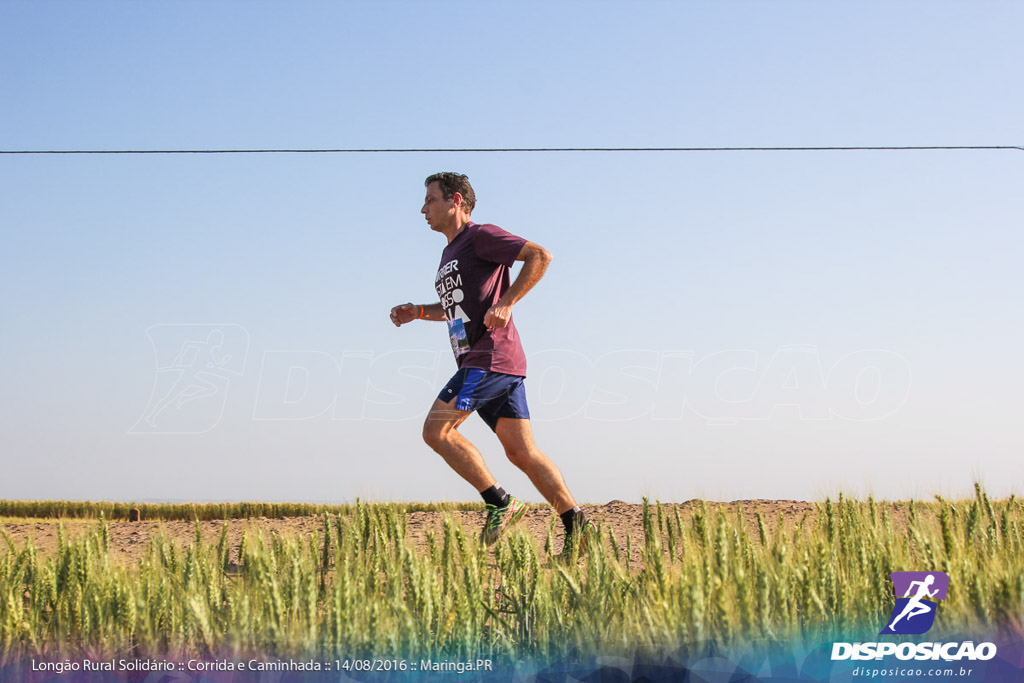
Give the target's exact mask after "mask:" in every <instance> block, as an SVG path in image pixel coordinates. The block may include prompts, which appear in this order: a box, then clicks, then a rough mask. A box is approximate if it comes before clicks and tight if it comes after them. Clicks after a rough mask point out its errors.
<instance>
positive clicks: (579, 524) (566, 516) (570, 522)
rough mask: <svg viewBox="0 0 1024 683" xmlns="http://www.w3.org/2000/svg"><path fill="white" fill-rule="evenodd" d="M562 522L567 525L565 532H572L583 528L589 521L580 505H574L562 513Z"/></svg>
mask: <svg viewBox="0 0 1024 683" xmlns="http://www.w3.org/2000/svg"><path fill="white" fill-rule="evenodd" d="M559 516H560V517H561V518H562V524H563V525H565V533H567V534H571V533H572V532H574V531H576V529H581V528H583V526H584V525H586V523H587V518H586V517H584V516H583V511H582V510H580V508H579V506H577V507H574V508H573V509H572V510H566V511H565V512H563V513H562V514H561V515H559Z"/></svg>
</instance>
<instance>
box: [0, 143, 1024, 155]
mask: <svg viewBox="0 0 1024 683" xmlns="http://www.w3.org/2000/svg"><path fill="white" fill-rule="evenodd" d="M1010 149H1014V150H1018V151H1021V152H1024V146H1017V145H929V146H844V147H463V148H447V147H436V148H421V147H409V148H376V149H373V148H352V149H49V150H39V149H21V150H0V154H12V155H13V154H425V153H441V152H458V153H490V152H882V151H895V152H910V151H964V150H975V151H976V150H988V151H992V150H1010Z"/></svg>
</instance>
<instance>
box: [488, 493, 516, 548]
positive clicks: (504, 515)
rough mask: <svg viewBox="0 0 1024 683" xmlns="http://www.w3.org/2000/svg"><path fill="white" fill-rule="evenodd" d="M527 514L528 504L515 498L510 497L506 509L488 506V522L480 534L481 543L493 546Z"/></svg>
mask: <svg viewBox="0 0 1024 683" xmlns="http://www.w3.org/2000/svg"><path fill="white" fill-rule="evenodd" d="M525 514H526V504H525V503H523V502H522V501H520V500H519V499H518V498H516V497H515V496H509V497H508V504H507V505H505V507H501V508H500V507H498V506H497V505H491V504H490V503H488V504H487V520H486V521H485V522H484V528H483V530H482V531H481V532H480V542H481V543H483V544H484V545H492V544H493V543H494V542H495V541H497V540H498V537H499V536H501V535H502V534H503V533H505V529H507V528H509V527H510V526H512V525H513V524H515V523H516V522H517V521H519V520H520V519H521V518H522V516H523V515H525Z"/></svg>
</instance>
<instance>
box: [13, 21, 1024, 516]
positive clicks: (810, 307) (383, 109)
mask: <svg viewBox="0 0 1024 683" xmlns="http://www.w3.org/2000/svg"><path fill="white" fill-rule="evenodd" d="M1022 25H1024V6H1022V5H1021V4H1020V3H1016V2H970V3H968V2H959V3H944V2H934V1H929V2H899V3H872V4H865V3H855V2H835V3H811V2H773V3H741V2H723V3H696V2H693V3H671V2H646V3H645V2H638V3H601V2H598V3H583V2H580V3H559V4H555V5H553V6H552V5H549V4H547V3H544V4H541V3H537V4H530V3H522V2H517V3H454V2H431V3H415V2H365V3H310V2H290V3H284V2H281V3H269V2H265V3H255V2H218V3H209V2H194V3H193V2H174V3H170V2H165V3H157V2H147V3H136V2H90V3H73V2H18V1H8V2H4V3H2V4H0V149H4V150H17V149H206V148H217V149H231V148H282V147H286V148H322V147H328V148H337V147H341V148H350V147H352V148H357V147H431V148H433V147H505V146H530V147H534V146H558V147H562V146H819V145H1024V130H1022V127H1021V121H1024V95H1022V92H1021V89H1020V88H1019V87H1018V86H1019V80H1020V68H1021V64H1022V63H1024V44H1022V43H1021V41H1020V36H1019V33H1020V31H1019V29H1020V26H1022ZM437 170H459V171H462V172H465V173H468V174H469V176H470V178H471V179H472V181H473V183H474V186H475V188H476V191H477V195H478V206H477V210H476V211H475V212H474V219H476V220H478V221H480V222H490V223H495V224H497V225H500V226H502V227H504V228H506V229H508V230H510V231H512V232H514V233H517V234H520V235H522V236H524V237H526V238H527V239H530V240H532V241H535V242H538V243H540V244H542V245H543V246H545V247H547V248H548V249H549V250H550V251H552V252H553V253H554V255H555V260H554V263H553V265H552V267H551V269H550V270H549V272H548V274H547V276H546V277H545V278H544V280H543V281H542V282H541V284H540V285H538V287H537V288H536V289H535V290H534V291H533V292H531V293H530V295H529V296H528V297H527V298H526V299H524V300H523V301H522V302H521V303H520V304H519V306H518V307H517V309H516V312H515V317H516V320H517V324H518V327H519V329H520V332H521V334H522V336H523V338H524V342H525V346H526V350H527V354H528V357H529V361H530V377H529V379H528V381H527V386H528V394H529V397H530V401H531V407H532V410H533V414H534V418H535V419H534V430H535V434H536V437H537V440H538V444H539V445H540V446H541V448H543V449H544V450H545V451H546V452H547V453H548V454H549V455H550V456H552V457H553V458H554V459H555V460H556V462H557V463H558V464H559V465H560V466H561V467H562V470H563V473H564V474H565V476H566V479H567V481H568V482H569V485H570V488H571V489H572V490H573V492H574V493H575V495H576V497H577V498H579V499H580V500H582V501H588V502H605V501H607V500H610V499H614V498H619V499H624V500H638V499H639V498H640V497H641V496H643V495H649V496H652V497H657V498H660V499H662V500H686V499H689V498H693V497H710V498H716V499H727V500H728V499H740V498H805V499H806V498H810V499H817V498H824V496H826V495H834V494H835V493H836V492H837V491H839V490H843V491H845V492H847V493H848V494H853V495H866V494H867V493H868V492H874V493H875V495H876V496H885V497H910V496H915V497H930V496H932V495H934V494H936V493H940V494H944V495H948V494H953V495H960V494H966V493H967V492H968V491H969V490H970V487H971V485H972V482H973V481H974V480H975V479H979V480H980V481H982V482H983V483H984V484H985V485H986V486H987V487H988V488H989V490H990V491H991V492H993V493H995V494H998V495H1005V494H1008V493H1010V492H1016V493H1018V494H1020V493H1024V491H1022V490H1021V486H1020V482H1022V481H1024V464H1022V463H1024V458H1021V452H1022V446H1024V436H1022V432H1021V428H1020V415H1021V414H1022V412H1024V392H1022V387H1024V364H1022V363H1021V362H1020V349H1021V348H1024V320H1022V317H1021V315H1020V311H1021V310H1022V304H1024V302H1022V292H1024V287H1022V284H1024V283H1022V277H1021V275H1020V267H1019V263H1020V260H1021V252H1022V246H1024V245H1022V241H1024V240H1022V238H1021V231H1020V225H1021V216H1022V215H1024V193H1022V192H1021V187H1024V152H1021V151H990V152H977V151H974V152H965V151H959V152H814V153H809V152H808V153H740V152H735V153H733V152H730V153H690V154H665V153H630V154H610V153H608V154H579V153H577V154H570V153H538V154H453V153H447V154H407V155H373V156H371V155H263V156H229V155H221V156H6V155H5V156H0V186H2V188H3V190H2V192H0V230H2V231H3V241H2V243H3V249H2V250H0V286H2V290H3V292H4V296H3V297H0V358H2V363H0V386H2V387H3V388H2V390H0V449H2V451H0V457H2V459H3V462H2V472H3V474H2V475H0V497H4V498H27V499H38V498H75V499H86V498H89V499H116V500H143V499H149V500H305V501H329V502H335V501H351V500H353V499H354V498H355V497H356V496H361V497H363V498H364V499H365V498H369V499H379V500H443V499H455V500H473V499H474V498H475V494H474V493H473V492H472V490H469V489H468V487H467V485H466V484H464V483H463V482H462V481H461V480H459V479H458V478H457V477H456V476H455V475H454V474H453V473H451V472H450V471H449V470H447V468H446V467H445V466H444V465H443V463H442V462H441V460H440V459H439V457H438V456H436V455H434V454H433V453H432V452H430V451H429V449H428V448H427V447H426V446H425V445H423V443H422V441H421V440H420V436H419V435H420V427H421V422H422V418H423V415H424V414H425V411H426V408H427V406H428V405H429V404H430V402H431V401H432V399H433V397H434V396H435V395H436V393H437V391H438V389H439V388H440V387H441V386H443V384H444V382H445V381H446V379H447V378H448V376H449V375H450V374H451V372H453V370H454V362H453V359H452V358H451V355H450V354H451V351H450V349H449V347H448V340H447V335H446V332H445V328H444V326H443V325H439V324H428V323H416V324H412V325H409V326H407V327H403V328H402V329H395V328H394V327H393V326H391V325H390V323H389V322H388V317H387V313H388V310H389V308H390V307H391V306H392V305H393V304H396V303H401V302H404V301H409V300H411V301H414V302H417V303H426V302H429V301H430V300H431V297H432V295H433V289H432V283H433V275H434V271H435V270H436V267H437V262H438V258H439V254H440V251H441V249H442V247H443V246H444V241H443V238H442V237H440V236H439V235H437V234H434V233H432V232H430V230H429V228H428V227H427V225H426V224H425V223H424V222H423V220H422V217H421V216H420V215H419V213H418V211H419V207H420V204H421V202H422V196H423V188H422V182H423V178H424V177H425V176H426V175H428V174H429V173H432V172H434V171H437ZM211 335H213V336H211ZM218 335H219V336H218ZM208 363H209V366H207V364H208ZM147 418H148V419H147ZM466 433H467V435H468V436H469V437H470V438H471V439H473V440H474V441H476V442H477V444H478V445H479V446H480V447H481V449H482V451H483V452H484V455H485V457H486V458H487V459H488V462H489V463H490V464H491V465H492V468H493V469H494V471H495V473H496V475H497V476H498V478H499V480H500V481H501V482H502V483H503V484H504V485H505V487H506V488H508V489H509V490H511V491H513V492H515V493H516V494H517V495H521V496H522V497H524V498H526V499H530V500H539V495H538V494H537V493H536V492H535V491H534V490H533V489H532V487H530V485H529V482H528V481H527V480H526V478H525V477H524V476H523V475H522V474H521V473H519V472H518V471H517V470H515V468H513V467H512V466H511V465H509V464H508V463H507V462H505V461H504V459H503V457H502V455H501V453H500V451H499V448H498V444H497V442H496V440H495V439H494V438H493V437H492V436H491V435H490V434H489V432H488V431H487V429H486V427H484V426H483V424H482V423H480V422H479V421H478V420H476V418H473V421H472V422H471V423H470V424H469V425H467V428H466Z"/></svg>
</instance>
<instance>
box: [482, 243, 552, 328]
mask: <svg viewBox="0 0 1024 683" xmlns="http://www.w3.org/2000/svg"><path fill="white" fill-rule="evenodd" d="M551 259H552V256H551V252H550V251H548V250H547V249H545V248H544V247H542V246H540V245H539V244H534V243H533V242H527V243H526V244H524V245H523V248H522V249H521V250H520V251H519V255H518V256H516V260H517V261H522V262H523V269H522V270H521V271H520V272H519V276H518V277H516V281H515V282H513V283H512V286H511V287H509V288H508V290H507V291H506V292H505V293H504V294H502V295H501V298H500V299H498V303H496V304H494V305H493V306H491V309H490V310H489V311H487V315H485V316H484V325H485V326H487V327H489V328H492V329H500V328H502V327H506V326H507V325H508V321H509V320H511V319H512V306H514V305H515V304H516V303H518V302H519V300H520V299H522V298H523V297H524V296H526V293H527V292H529V291H530V290H531V289H533V286H534V285H536V284H537V283H538V282H540V279H541V278H542V277H544V271H546V270H547V269H548V265H550V264H551Z"/></svg>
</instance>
